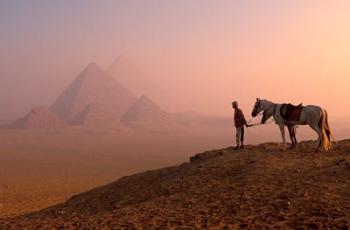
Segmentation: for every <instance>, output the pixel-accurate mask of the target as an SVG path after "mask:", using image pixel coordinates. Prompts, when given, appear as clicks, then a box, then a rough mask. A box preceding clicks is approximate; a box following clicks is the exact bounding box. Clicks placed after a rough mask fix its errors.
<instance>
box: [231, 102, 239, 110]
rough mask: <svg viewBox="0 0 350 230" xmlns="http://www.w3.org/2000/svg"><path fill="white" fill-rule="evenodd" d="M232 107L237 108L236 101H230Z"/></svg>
mask: <svg viewBox="0 0 350 230" xmlns="http://www.w3.org/2000/svg"><path fill="white" fill-rule="evenodd" d="M232 108H234V109H236V108H238V103H237V101H234V102H232Z"/></svg>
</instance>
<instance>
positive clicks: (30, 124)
mask: <svg viewBox="0 0 350 230" xmlns="http://www.w3.org/2000/svg"><path fill="white" fill-rule="evenodd" d="M65 125H66V124H65V122H64V121H63V120H62V119H61V118H59V117H58V116H57V115H56V114H54V113H53V112H51V111H50V110H49V109H48V108H46V107H40V106H38V107H34V108H33V109H32V110H31V111H30V112H29V113H28V114H27V115H26V116H24V117H23V118H20V119H17V120H16V121H15V122H14V123H13V125H12V127H13V128H22V129H47V128H59V127H64V126H65Z"/></svg>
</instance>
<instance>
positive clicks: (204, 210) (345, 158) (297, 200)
mask: <svg viewBox="0 0 350 230" xmlns="http://www.w3.org/2000/svg"><path fill="white" fill-rule="evenodd" d="M314 144H315V143H314V142H311V141H308V142H303V143H301V144H300V145H299V146H298V147H297V149H295V150H288V151H283V150H282V149H281V147H280V145H279V144H275V143H266V144H260V145H256V146H254V145H249V146H247V147H246V148H245V149H243V150H238V151H237V150H236V151H235V150H232V148H231V147H228V148H224V149H218V150H212V151H206V152H203V153H199V154H196V155H194V157H193V158H192V161H191V162H189V161H187V162H185V163H182V164H180V165H178V166H173V167H168V168H162V169H157V170H151V171H146V172H143V173H139V174H135V175H132V176H126V177H123V178H121V179H119V180H117V181H116V182H113V183H110V184H107V185H104V186H101V187H98V188H95V189H92V190H90V191H87V192H84V193H81V194H78V195H75V196H73V197H71V198H70V199H69V200H67V201H66V202H64V203H61V204H58V205H54V206H52V207H49V208H46V209H43V210H41V211H37V212H34V213H30V214H26V215H22V216H18V217H13V218H7V219H2V220H1V222H2V226H3V227H4V228H8V229H20V228H26V229H39V228H41V229H51V228H57V229H60V228H65V229H119V228H121V229H137V228H174V229H176V228H180V229H203V228H226V229H271V228H276V229H347V228H349V224H350V215H349V213H350V192H349V191H350V156H349V151H350V140H344V141H339V142H337V143H336V144H335V147H334V149H333V150H332V151H330V152H327V153H325V152H317V153H315V152H314Z"/></svg>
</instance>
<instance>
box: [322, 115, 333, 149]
mask: <svg viewBox="0 0 350 230" xmlns="http://www.w3.org/2000/svg"><path fill="white" fill-rule="evenodd" d="M319 127H320V128H321V130H322V147H323V149H324V150H326V151H328V150H330V149H331V147H332V132H331V130H330V128H329V124H328V114H327V111H326V110H325V109H322V113H321V117H320V121H319Z"/></svg>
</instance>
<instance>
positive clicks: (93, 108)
mask: <svg viewBox="0 0 350 230" xmlns="http://www.w3.org/2000/svg"><path fill="white" fill-rule="evenodd" d="M72 124H75V125H84V126H94V127H102V126H108V127H115V126H118V124H119V119H116V117H115V115H114V111H113V109H112V108H110V107H109V106H106V105H104V104H98V103H91V104H89V105H87V106H86V107H85V109H83V110H82V111H81V112H80V113H79V114H77V115H76V116H75V117H74V120H73V121H72Z"/></svg>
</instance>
